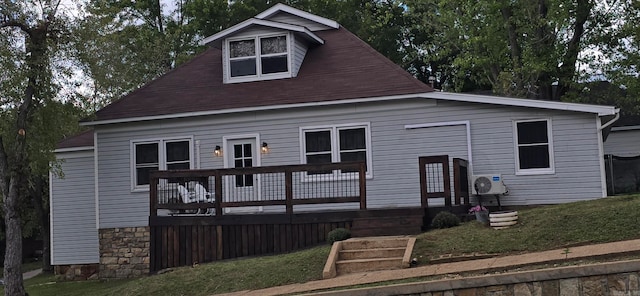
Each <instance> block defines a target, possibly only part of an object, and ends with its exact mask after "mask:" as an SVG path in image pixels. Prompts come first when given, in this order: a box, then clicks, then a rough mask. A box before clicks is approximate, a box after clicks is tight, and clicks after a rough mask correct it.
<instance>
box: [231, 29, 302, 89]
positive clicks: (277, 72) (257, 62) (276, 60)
mask: <svg viewBox="0 0 640 296" xmlns="http://www.w3.org/2000/svg"><path fill="white" fill-rule="evenodd" d="M287 40H288V38H287V35H276V36H256V37H253V38H243V39H232V40H229V42H228V53H229V55H228V56H229V80H230V82H235V81H238V82H240V81H250V80H262V79H270V78H284V77H289V73H290V72H289V45H288V44H289V43H288V42H287Z"/></svg>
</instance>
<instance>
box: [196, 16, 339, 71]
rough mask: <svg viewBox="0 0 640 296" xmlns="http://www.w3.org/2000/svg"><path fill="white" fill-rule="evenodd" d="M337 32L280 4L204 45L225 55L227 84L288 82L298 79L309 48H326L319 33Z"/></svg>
mask: <svg viewBox="0 0 640 296" xmlns="http://www.w3.org/2000/svg"><path fill="white" fill-rule="evenodd" d="M337 28H339V25H338V23H336V22H335V21H332V20H329V19H326V18H323V17H320V16H317V15H313V14H310V13H308V12H304V11H301V10H298V9H295V8H292V7H290V6H286V5H284V4H276V5H274V6H273V7H271V8H270V9H268V10H266V11H264V12H262V13H260V14H258V15H257V16H255V17H254V18H251V19H248V20H246V21H244V22H242V23H239V24H237V25H235V26H233V27H230V28H228V29H226V30H223V31H220V32H219V33H217V34H214V35H212V36H209V37H207V38H205V39H203V40H202V42H201V43H202V44H206V45H209V46H212V47H216V48H219V49H220V50H221V51H222V72H223V76H222V77H223V82H224V83H239V82H249V81H260V80H272V79H285V78H292V77H296V76H297V75H298V71H299V70H300V67H301V66H302V63H303V61H304V57H305V55H306V53H307V50H308V49H309V48H311V47H313V46H321V45H322V44H324V40H322V39H321V38H320V37H318V36H317V35H316V34H314V32H315V31H321V30H330V29H337Z"/></svg>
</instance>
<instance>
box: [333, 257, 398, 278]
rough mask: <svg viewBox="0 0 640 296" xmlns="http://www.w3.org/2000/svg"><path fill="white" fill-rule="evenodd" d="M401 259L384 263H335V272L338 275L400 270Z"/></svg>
mask: <svg viewBox="0 0 640 296" xmlns="http://www.w3.org/2000/svg"><path fill="white" fill-rule="evenodd" d="M401 268H402V259H388V260H384V261H380V260H378V261H370V262H349V263H344V262H340V261H338V262H336V271H337V273H338V274H339V275H340V274H346V273H356V272H366V271H376V270H388V269H401Z"/></svg>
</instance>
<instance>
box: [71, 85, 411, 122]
mask: <svg viewBox="0 0 640 296" xmlns="http://www.w3.org/2000/svg"><path fill="white" fill-rule="evenodd" d="M421 96H422V93H414V94H406V95H391V96H380V97H367V98H355V99H344V100H333V101H326V102H311V103H297V104H281V105H271V106H259V107H244V108H232V109H223V110H211V111H199V112H186V113H179V114H167V115H155V116H143V117H128V118H117V119H106V120H97V121H86V122H81V123H80V125H82V126H97V125H104V124H117V123H127V122H141V121H151V120H163V119H176V118H185V117H195V116H207V115H220V114H233V113H241V112H254V111H267V110H281V109H290V108H302V107H317V106H332V105H342V104H353V103H366V102H380V101H392V100H404V99H411V98H414V99H415V98H420V97H421Z"/></svg>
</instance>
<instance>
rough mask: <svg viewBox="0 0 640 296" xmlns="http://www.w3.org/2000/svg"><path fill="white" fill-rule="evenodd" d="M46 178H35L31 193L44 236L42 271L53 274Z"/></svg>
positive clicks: (41, 233)
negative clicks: (46, 200)
mask: <svg viewBox="0 0 640 296" xmlns="http://www.w3.org/2000/svg"><path fill="white" fill-rule="evenodd" d="M46 184H47V183H46V177H45V176H41V175H39V176H33V188H32V192H31V194H30V195H31V203H32V205H33V208H34V210H35V211H36V217H38V219H39V221H40V227H41V232H40V235H41V236H42V271H44V272H51V271H52V268H51V254H50V249H49V243H50V241H51V239H50V232H49V210H48V208H47V207H46V203H45V202H44V200H45V198H46V195H45V193H44V192H45V186H46Z"/></svg>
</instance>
